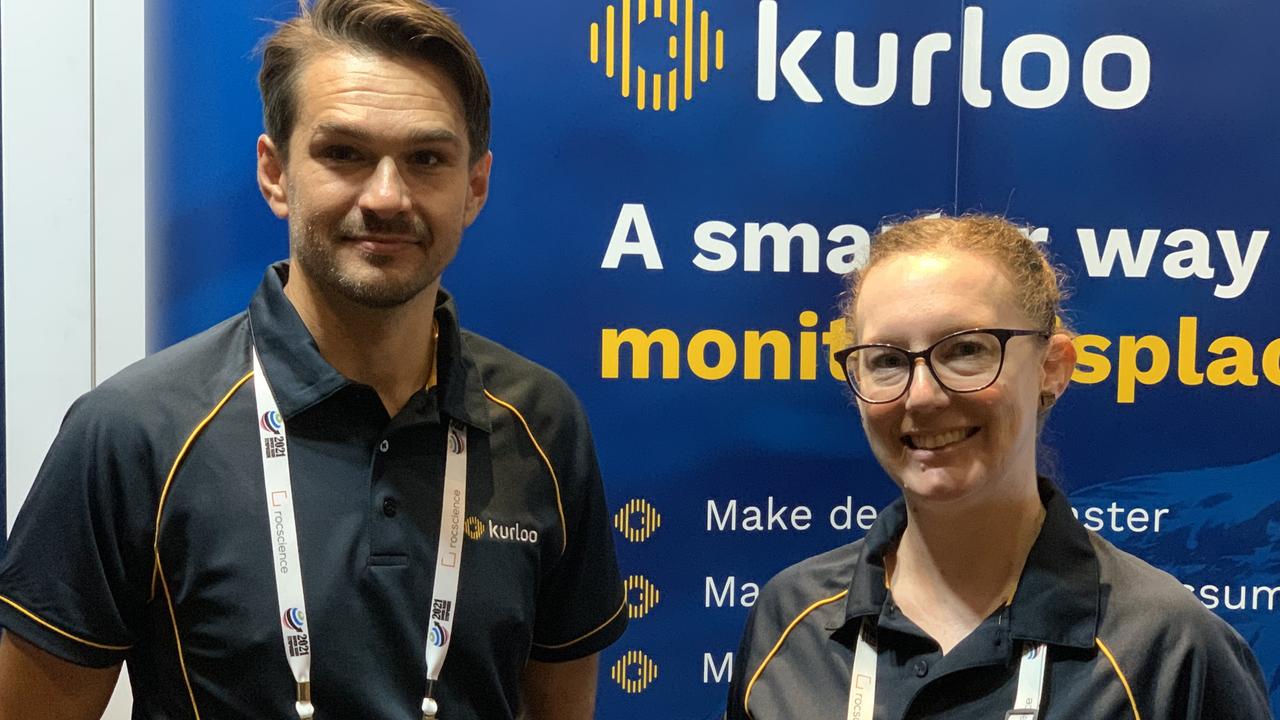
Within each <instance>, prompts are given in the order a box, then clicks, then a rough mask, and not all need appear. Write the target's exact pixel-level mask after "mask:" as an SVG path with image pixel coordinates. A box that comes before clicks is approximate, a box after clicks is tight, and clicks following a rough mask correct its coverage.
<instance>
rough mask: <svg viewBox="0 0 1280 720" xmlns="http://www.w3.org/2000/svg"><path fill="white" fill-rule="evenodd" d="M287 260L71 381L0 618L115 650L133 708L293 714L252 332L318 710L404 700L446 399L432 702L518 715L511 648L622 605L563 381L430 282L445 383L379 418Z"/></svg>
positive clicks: (423, 610) (560, 644)
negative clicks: (446, 504) (204, 321)
mask: <svg viewBox="0 0 1280 720" xmlns="http://www.w3.org/2000/svg"><path fill="white" fill-rule="evenodd" d="M287 273H288V268H287V265H285V264H283V263H282V264H280V265H277V266H274V267H272V268H271V269H269V270H268V271H267V273H266V278H265V279H264V281H263V283H262V286H261V287H260V288H259V290H258V292H257V294H256V295H255V296H254V298H253V301H252V303H251V304H250V307H249V310H248V311H247V312H246V313H242V314H240V315H238V316H236V317H234V318H231V319H229V320H227V321H225V322H223V323H221V324H219V325H217V326H216V327H214V328H212V329H210V330H208V331H206V332H204V333H202V334H200V335H198V336H196V337H194V338H191V339H190V340H187V341H185V342H182V343H180V344H178V345H176V346H174V347H172V348H169V349H167V350H165V351H163V352H161V353H158V354H156V355H154V356H152V357H150V358H148V359H146V360H143V361H142V362H139V363H137V364H135V365H133V366H132V367H130V368H128V369H126V370H125V371H123V372H121V373H120V374H118V375H116V376H115V377H113V378H111V379H110V380H108V381H107V382H105V383H103V384H102V385H101V386H100V387H98V388H97V389H95V390H93V391H92V392H90V393H88V394H87V395H85V396H84V397H82V398H80V399H79V400H78V401H77V402H76V403H75V405H74V406H73V407H72V408H71V410H70V411H69V412H68V414H67V417H66V419H65V420H64V422H63V425H62V429H61V431H60V432H59V434H58V437H57V439H56V440H55V441H54V444H53V447H52V449H51V450H50V452H49V455H48V457H47V458H46V460H45V463H44V466H43V467H42V468H41V470H40V473H39V475H38V477H37V479H36V482H35V484H34V486H33V488H32V490H31V495H30V497H29V499H28V500H27V503H26V505H25V506H24V507H23V509H22V512H21V513H20V514H19V516H18V519H17V522H16V523H15V525H14V528H13V534H12V536H11V537H10V543H9V547H8V553H7V555H6V557H5V558H4V560H3V562H2V563H0V625H2V626H4V627H6V628H10V629H11V630H12V631H13V632H15V633H17V634H19V635H21V636H22V637H23V638H25V639H27V640H29V641H30V642H32V643H34V644H35V645H37V646H39V647H41V648H43V649H44V650H46V651H48V652H50V653H52V654H54V655H57V656H59V657H61V658H64V659H66V660H69V661H71V662H74V663H78V664H82V665H90V666H107V665H111V664H115V663H118V662H120V661H122V660H126V661H127V662H128V665H129V673H130V678H131V681H132V684H133V690H134V704H135V709H134V717H139V718H182V717H194V716H197V715H199V716H201V717H205V718H218V719H219V720H221V719H223V718H266V717H277V718H286V717H291V716H293V714H294V710H293V702H294V695H295V692H294V682H293V676H292V675H291V674H290V671H289V667H288V664H287V663H286V659H285V653H284V646H283V642H282V640H281V622H282V619H281V618H280V617H279V612H278V609H277V604H276V589H275V580H274V576H273V572H272V565H273V562H274V544H273V542H272V534H271V530H270V528H269V527H268V517H267V510H266V503H265V491H264V488H263V479H262V465H261V456H260V453H259V451H258V444H259V437H258V425H257V411H256V408H255V402H254V393H253V382H252V380H251V375H252V372H251V370H252V366H251V362H250V347H251V344H252V343H256V345H257V348H258V351H259V354H260V356H261V358H262V363H263V367H264V369H265V371H266V374H267V376H268V378H269V379H270V383H271V386H272V389H273V391H274V394H275V397H276V400H277V402H278V404H279V408H280V412H281V414H282V415H283V416H284V418H285V422H286V426H287V429H288V441H289V451H290V452H289V455H290V467H291V470H292V475H293V488H294V495H295V501H294V502H295V509H296V512H297V523H298V528H297V529H298V539H299V546H300V562H301V565H302V569H303V578H304V587H305V590H306V600H307V608H308V614H309V616H310V617H309V618H308V620H309V624H310V629H311V633H310V635H311V646H312V651H313V667H312V686H313V698H314V701H315V705H316V708H317V713H318V717H320V718H325V717H328V718H353V717H361V718H374V717H377V718H419V717H420V716H421V712H420V709H419V704H420V703H421V699H422V694H423V690H424V686H425V660H424V650H425V647H426V638H427V624H428V616H429V611H428V605H429V603H430V597H431V592H432V582H433V579H434V572H435V557H436V546H437V542H438V533H439V527H440V512H441V500H442V486H443V474H444V457H445V455H444V453H445V431H446V427H447V423H448V419H450V418H451V419H454V420H457V421H460V422H462V423H464V424H465V425H466V426H467V428H468V456H467V503H466V514H467V524H466V527H467V530H468V533H467V540H466V542H465V544H464V548H463V555H462V575H461V580H460V590H459V595H458V604H457V607H456V617H455V620H454V626H453V632H454V635H453V642H452V645H451V646H450V649H449V655H448V659H447V662H446V663H445V666H444V671H443V674H442V676H441V683H442V685H441V687H440V689H439V692H438V694H437V698H438V699H439V701H440V705H441V708H442V715H443V716H444V717H448V718H450V719H451V720H452V719H455V718H456V719H458V720H462V719H463V718H466V719H476V720H480V719H483V720H493V719H494V718H513V717H515V715H516V713H517V712H518V708H519V689H518V688H519V675H520V671H521V668H522V667H523V666H524V664H525V661H526V659H528V658H533V659H535V660H540V661H563V660H570V659H574V658H579V657H584V656H587V655H590V654H592V653H595V652H598V651H599V650H601V649H602V648H604V647H606V646H607V645H609V644H610V643H612V642H613V641H614V640H615V639H617V637H618V636H619V635H620V634H621V633H622V631H623V629H624V627H625V625H626V619H627V613H626V612H625V598H624V595H623V591H622V586H621V582H620V579H619V575H618V569H617V565H616V559H615V556H614V551H613V541H612V536H611V534H610V527H609V518H608V514H607V510H606V508H605V503H604V495H603V490H602V487H601V481H600V473H599V469H598V467H597V464H596V457H595V451H594V448H593V444H592V440H591V434H590V431H589V429H588V427H587V422H586V417H585V416H584V414H583V412H582V409H581V407H580V406H579V404H578V402H577V399H576V398H575V397H574V396H573V394H572V393H571V392H570V391H569V389H568V388H567V387H566V386H565V385H564V383H563V382H562V381H561V380H560V379H559V378H557V377H556V376H555V375H553V374H552V373H551V372H549V371H547V370H545V369H543V368H541V367H539V366H537V365H534V364H533V363H531V362H529V361H527V360H525V359H523V358H521V357H519V356H517V355H515V354H514V353H512V352H510V351H508V350H506V349H504V348H502V347H500V346H498V345H496V344H494V343H492V342H490V341H488V340H486V339H484V338H482V337H479V336H477V335H475V334H472V333H469V332H466V331H462V330H461V329H460V328H459V327H458V321H457V316H456V313H455V310H454V306H453V303H452V301H451V300H449V299H448V296H447V295H445V294H444V293H441V302H440V303H439V305H438V307H437V310H436V319H437V322H438V323H439V330H440V334H439V343H438V348H439V349H438V355H437V374H438V378H439V383H438V384H437V385H436V386H435V387H433V388H431V389H430V390H427V391H420V392H418V393H417V394H415V395H414V396H413V397H412V398H411V399H410V400H409V402H408V404H407V405H406V406H405V408H404V409H403V410H402V411H401V412H400V413H398V414H397V415H396V416H395V417H394V418H392V417H388V415H387V412H386V410H385V409H384V407H383V405H382V402H381V400H380V399H379V397H378V395H377V393H376V392H375V391H374V390H373V389H372V388H370V387H368V386H366V385H360V384H356V383H353V382H351V381H349V380H347V379H346V378H344V377H343V376H341V375H340V374H339V373H338V372H337V371H336V370H334V369H333V368H332V367H331V366H330V365H329V364H328V363H326V362H325V361H324V360H323V358H321V357H320V354H319V352H318V351H317V349H316V345H315V341H314V340H313V339H312V337H311V335H310V333H308V331H307V329H306V327H305V326H304V325H303V323H302V321H301V320H300V319H299V317H298V315H297V314H296V313H295V311H294V309H293V306H292V305H291V304H290V303H289V301H288V300H287V299H286V298H285V296H284V293H283V286H284V282H285V279H286V276H287ZM426 330H427V329H425V328H424V331H426ZM517 526H518V527H517ZM534 533H536V539H535V536H534Z"/></svg>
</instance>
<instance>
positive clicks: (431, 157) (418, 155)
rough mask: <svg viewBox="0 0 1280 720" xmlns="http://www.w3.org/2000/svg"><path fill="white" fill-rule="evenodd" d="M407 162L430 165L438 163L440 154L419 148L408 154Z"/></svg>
mask: <svg viewBox="0 0 1280 720" xmlns="http://www.w3.org/2000/svg"><path fill="white" fill-rule="evenodd" d="M409 162H411V163H413V164H414V165H420V166H425V167H431V166H433V165H439V164H440V156H439V155H438V154H436V153H434V152H432V151H430V150H419V151H418V152H415V153H414V154H412V155H410V156H409Z"/></svg>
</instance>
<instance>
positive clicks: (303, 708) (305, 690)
mask: <svg viewBox="0 0 1280 720" xmlns="http://www.w3.org/2000/svg"><path fill="white" fill-rule="evenodd" d="M293 709H294V710H296V711H298V718H299V719H300V720H311V718H313V717H315V714H316V708H315V706H314V705H312V704H311V681H309V680H303V681H302V682H299V683H298V701H297V702H296V703H294V705H293Z"/></svg>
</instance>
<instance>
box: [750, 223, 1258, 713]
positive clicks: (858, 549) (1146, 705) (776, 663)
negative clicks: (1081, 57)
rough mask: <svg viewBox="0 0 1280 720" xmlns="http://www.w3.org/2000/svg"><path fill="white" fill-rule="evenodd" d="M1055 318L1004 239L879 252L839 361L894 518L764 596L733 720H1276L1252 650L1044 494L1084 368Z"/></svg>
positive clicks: (930, 239) (1030, 261) (962, 234)
mask: <svg viewBox="0 0 1280 720" xmlns="http://www.w3.org/2000/svg"><path fill="white" fill-rule="evenodd" d="M1059 300H1060V291H1059V285H1058V278H1057V275H1056V274H1055V272H1054V271H1053V269H1052V267H1051V266H1050V265H1049V263H1048V262H1047V261H1046V259H1045V257H1044V256H1043V255H1042V254H1041V253H1040V250H1039V249H1038V247H1037V246H1036V245H1035V244H1034V243H1032V242H1031V241H1030V240H1028V239H1026V238H1025V237H1024V236H1023V235H1022V234H1021V233H1020V232H1019V231H1018V230H1017V228H1015V227H1014V226H1012V225H1010V224H1009V223H1008V222H1006V221H1005V220H1003V219H1000V218H995V217H986V216H967V217H962V218H937V217H935V218H920V219H916V220H912V221H909V222H906V223H904V224H901V225H897V226H894V227H892V228H890V229H888V230H885V231H884V232H882V233H880V234H879V235H878V237H877V239H876V241H875V242H874V243H873V244H872V249H871V255H870V258H869V260H868V262H867V264H866V266H865V267H864V268H863V269H862V271H861V273H860V274H859V275H857V276H856V277H854V278H853V279H852V283H851V286H850V288H849V293H848V300H847V302H846V305H845V318H846V321H847V323H848V329H849V333H850V337H851V338H852V342H853V344H854V346H853V347H852V348H850V349H847V350H843V351H841V352H839V353H837V354H836V358H837V360H838V361H839V362H841V363H842V364H843V366H844V367H845V369H846V374H847V375H848V377H849V385H850V387H851V389H852V390H853V392H854V394H855V396H856V398H857V404H858V410H859V413H860V414H861V416H862V426H863V429H864V430H865V431H866V434H867V439H868V441H869V443H870V445H871V449H872V451H873V452H874V454H875V456H876V459H877V460H879V462H880V464H881V465H882V466H883V467H884V469H885V471H886V472H887V473H888V475H889V476H890V477H891V478H892V479H893V480H894V482H895V483H897V484H898V486H899V487H900V488H901V490H902V499H901V500H899V501H897V502H895V503H894V504H893V505H891V506H890V507H888V508H887V509H886V510H885V511H884V512H883V513H881V515H880V516H879V518H878V520H877V521H876V524H875V526H874V527H872V529H871V530H870V531H869V532H868V533H867V536H866V537H865V538H864V539H862V540H859V541H857V542H854V543H852V544H850V545H846V546H844V547H841V548H837V549H835V550H832V551H830V552H827V553H825V554H822V555H818V556H816V557H812V558H809V559H808V560H805V561H804V562H802V563H800V564H798V565H795V566H793V567H791V568H789V569H787V570H785V571H783V572H782V573H780V574H779V575H778V576H777V577H776V578H774V579H773V581H771V582H770V583H769V584H768V585H767V586H766V588H765V589H764V591H763V592H762V593H761V595H760V597H759V599H758V602H757V603H756V605H755V607H754V608H753V610H752V614H751V617H750V619H749V620H748V622H747V627H746V631H745V634H744V637H743V641H742V647H741V650H740V651H739V654H738V655H737V657H736V659H735V663H734V665H735V667H734V680H733V683H732V685H731V689H730V698H729V710H728V714H727V718H728V719H729V720H743V719H745V718H754V720H772V719H774V718H797V719H802V720H810V719H817V718H840V717H846V718H850V719H853V718H858V719H859V720H869V719H870V718H873V717H874V718H875V719H876V720H882V719H888V718H892V719H897V718H944V717H945V718H1001V717H1005V718H1012V719H1014V720H1036V719H1040V720H1067V719H1070V720H1111V719H1113V718H1115V719H1117V720H1118V719H1121V718H1133V719H1134V720H1138V719H1139V718H1141V719H1143V720H1163V719H1165V718H1204V719H1205V720H1228V719H1233V718H1239V719H1241V720H1244V719H1248V720H1259V719H1262V718H1270V717H1271V712H1270V709H1269V705H1268V699H1267V693H1266V688H1265V685H1264V683H1263V680H1262V677H1261V674H1260V671H1259V668H1258V664H1257V661H1256V660H1255V659H1254V657H1253V655H1252V653H1251V652H1250V650H1249V647H1248V646H1247V645H1246V644H1245V642H1244V641H1243V640H1242V639H1241V638H1240V636H1239V635H1238V634H1237V633H1236V632H1235V631H1234V630H1233V629H1232V628H1230V627H1229V626H1228V625H1227V624H1226V623H1224V622H1222V621H1221V620H1220V619H1218V618H1217V617H1216V616H1214V615H1213V614H1212V613H1210V612H1209V611H1208V610H1206V609H1205V608H1204V607H1203V606H1202V605H1201V604H1200V603H1199V602H1198V601H1197V600H1196V599H1195V598H1194V597H1193V596H1192V595H1191V593H1189V592H1187V590H1186V588H1185V587H1183V586H1182V585H1181V584H1180V583H1179V582H1178V581H1177V580H1175V579H1174V578H1173V577H1171V576H1169V575H1167V574H1165V573H1163V572H1161V571H1159V570H1156V569H1155V568H1152V567H1151V566H1149V565H1147V564H1146V563H1144V562H1142V561H1141V560H1138V559H1137V558H1135V557H1133V556H1131V555H1129V554H1127V553H1124V552H1122V551H1120V550H1118V549H1116V548H1115V547H1113V546H1112V545H1111V544H1110V543H1108V542H1107V541H1106V540H1103V539H1102V538H1100V537H1098V536H1097V535H1096V534H1093V533H1091V532H1089V531H1086V530H1085V529H1084V528H1083V527H1082V526H1081V525H1080V523H1079V522H1078V521H1076V520H1075V518H1074V516H1073V515H1072V512H1071V508H1070V507H1069V506H1068V504H1067V500H1066V498H1065V497H1063V495H1062V493H1061V492H1060V491H1059V490H1057V489H1056V488H1055V487H1054V485H1053V483H1052V482H1050V481H1049V480H1047V479H1044V478H1037V475H1036V438H1037V435H1038V432H1039V427H1040V425H1041V423H1042V421H1043V419H1044V417H1045V415H1046V414H1047V413H1048V411H1049V409H1050V408H1051V407H1052V406H1053V404H1054V402H1056V401H1057V399H1058V397H1059V396H1061V394H1062V392H1063V391H1064V390H1065V389H1066V387H1067V383H1068V381H1069V380H1070V377H1071V373H1072V370H1073V368H1074V366H1075V350H1074V348H1073V347H1072V344H1071V339H1070V337H1069V336H1068V334H1067V333H1066V332H1064V331H1063V330H1062V329H1061V325H1060V324H1059V323H1058V322H1057V317H1058V313H1059Z"/></svg>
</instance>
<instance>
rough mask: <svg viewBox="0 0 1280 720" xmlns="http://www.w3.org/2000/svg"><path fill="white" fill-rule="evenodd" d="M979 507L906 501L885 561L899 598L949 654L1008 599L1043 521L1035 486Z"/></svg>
mask: <svg viewBox="0 0 1280 720" xmlns="http://www.w3.org/2000/svg"><path fill="white" fill-rule="evenodd" d="M1029 488H1030V492H1028V493H1024V494H1021V495H1019V496H1017V497H1007V496H1006V497H999V498H994V499H992V500H989V501H986V502H981V503H978V504H977V506H974V507H965V508H957V507H948V506H941V507H936V506H932V505H930V503H928V502H926V501H919V500H913V499H912V498H908V501H907V518H908V520H907V528H906V530H905V531H904V532H903V534H902V540H901V542H899V544H898V547H897V549H896V550H895V551H893V552H892V553H891V555H890V557H888V558H886V560H887V569H888V570H889V576H888V577H889V581H890V586H891V588H892V592H893V597H894V601H895V602H896V603H897V604H898V606H899V608H901V609H902V611H903V613H904V614H906V616H907V617H908V618H910V619H911V620H912V621H913V622H915V623H916V624H917V625H919V626H920V628H921V629H922V630H924V631H925V632H927V633H928V634H929V635H930V636H931V637H933V638H934V640H936V641H937V642H938V644H939V646H940V647H941V648H942V652H943V653H946V652H948V651H950V650H951V648H953V647H955V645H956V644H958V643H959V642H960V641H961V640H963V639H964V638H965V637H967V636H968V635H969V633H971V632H973V630H974V629H975V628H977V627H978V625H980V624H981V623H982V621H983V620H984V619H986V618H987V617H988V616H989V615H990V614H991V613H992V612H994V611H995V610H996V609H998V608H999V607H1000V606H1001V605H1003V604H1005V603H1006V602H1008V601H1009V600H1010V599H1011V598H1012V595H1013V591H1014V589H1015V588H1016V587H1017V582H1018V578H1019V577H1020V576H1021V574H1022V567H1023V565H1024V564H1025V563H1026V559H1027V555H1028V553H1030V552H1031V546H1032V545H1033V544H1034V543H1035V539H1036V537H1037V536H1038V535H1039V532H1040V526H1041V524H1042V523H1043V522H1044V508H1043V506H1042V505H1041V504H1040V497H1039V494H1038V493H1037V491H1036V488H1035V485H1034V484H1030V485H1029Z"/></svg>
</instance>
